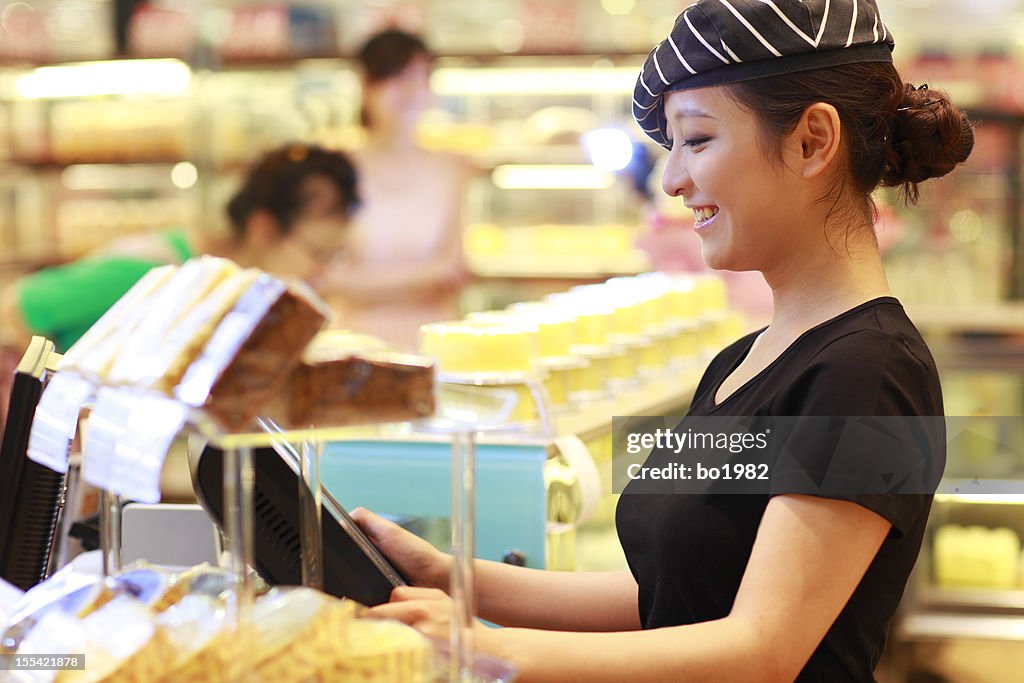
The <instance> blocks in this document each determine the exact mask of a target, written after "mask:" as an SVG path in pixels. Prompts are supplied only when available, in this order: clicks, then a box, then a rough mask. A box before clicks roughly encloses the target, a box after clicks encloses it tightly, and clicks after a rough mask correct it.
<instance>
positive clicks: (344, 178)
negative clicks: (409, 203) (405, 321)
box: [0, 144, 357, 356]
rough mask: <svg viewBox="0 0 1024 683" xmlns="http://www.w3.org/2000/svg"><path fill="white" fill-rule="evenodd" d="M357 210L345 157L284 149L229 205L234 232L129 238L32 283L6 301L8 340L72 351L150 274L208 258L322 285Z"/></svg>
mask: <svg viewBox="0 0 1024 683" xmlns="http://www.w3.org/2000/svg"><path fill="white" fill-rule="evenodd" d="M356 205H357V198H356V173H355V169H354V167H353V166H352V164H351V163H350V162H349V160H348V158H347V157H346V156H345V155H344V154H341V153H339V152H332V151H328V150H326V149H323V148H320V147H316V146H308V145H302V144H291V145H286V146H284V147H281V148H278V149H275V150H273V151H271V152H268V153H267V154H265V155H264V156H263V157H261V158H260V160H259V161H258V162H257V163H256V164H255V165H254V166H253V167H252V169H251V170H250V171H249V173H248V175H247V176H246V179H245V181H244V183H243V184H242V186H241V187H240V188H239V190H238V191H237V193H236V194H235V196H234V197H233V198H232V199H231V201H230V202H229V203H228V205H227V207H226V211H227V217H228V222H229V224H230V231H229V232H228V233H227V234H226V235H218V234H214V233H213V231H210V230H205V229H204V230H192V231H185V230H181V231H170V232H154V233H148V234H144V235H138V236H132V237H126V238H123V239H119V240H115V241H114V242H112V243H111V244H109V245H107V246H106V247H103V248H102V249H100V250H98V251H96V252H94V253H91V254H88V255H86V256H85V257H83V258H81V259H79V260H77V261H74V262H72V263H68V264H66V265H62V266H57V267H53V268H46V269H43V270H41V271H39V272H37V273H33V274H31V275H28V276H26V277H23V278H21V279H20V280H17V281H16V282H14V283H13V284H12V285H11V286H10V287H8V289H7V290H5V291H4V292H3V293H2V298H0V304H2V306H0V329H2V330H3V331H4V338H3V339H2V340H0V341H2V343H3V345H6V346H9V347H12V348H14V349H15V351H16V353H17V354H19V356H20V353H21V351H23V350H24V349H25V348H26V347H27V346H28V341H29V338H30V336H31V335H41V336H44V337H47V338H49V339H50V340H52V341H53V342H54V343H55V344H56V345H57V348H58V350H61V351H66V350H67V349H68V347H70V346H71V345H72V344H74V343H75V341H76V340H77V339H78V338H79V337H80V336H81V335H82V334H83V333H84V332H85V331H86V330H87V329H89V327H91V326H92V324H93V323H94V322H96V321H97V320H99V318H100V316H102V315H103V313H104V312H106V310H107V309H108V308H109V307H110V306H111V305H112V304H113V303H114V302H115V301H117V300H118V299H119V298H121V296H122V295H123V294H124V293H125V292H127V291H128V290H129V289H131V287H132V285H134V284H135V283H136V282H137V281H138V280H139V279H140V278H141V277H142V276H143V275H145V273H146V272H147V271H149V270H150V269H151V268H155V267H156V266H160V265H164V264H167V263H183V262H185V261H187V260H188V259H190V258H192V257H193V256H197V255H199V254H209V255H212V256H222V257H224V258H228V259H231V260H232V261H235V262H236V263H238V264H239V265H241V266H243V267H255V268H260V269H262V270H266V271H269V272H272V273H275V274H278V275H281V276H283V277H296V278H299V279H302V280H306V281H307V282H309V283H310V284H312V285H314V286H316V285H317V284H319V279H320V276H321V274H322V272H323V271H324V269H325V267H326V265H327V263H328V262H329V261H330V260H331V259H333V258H334V256H335V255H337V254H338V253H339V252H340V251H341V249H342V247H343V246H344V244H345V239H346V230H345V228H346V227H347V225H348V223H349V214H350V213H351V211H352V210H353V208H354V207H355V206H356Z"/></svg>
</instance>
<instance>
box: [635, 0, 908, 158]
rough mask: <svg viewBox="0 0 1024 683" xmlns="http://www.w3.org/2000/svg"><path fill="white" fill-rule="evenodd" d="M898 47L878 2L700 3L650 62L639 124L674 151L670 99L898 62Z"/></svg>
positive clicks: (641, 81)
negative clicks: (666, 104)
mask: <svg viewBox="0 0 1024 683" xmlns="http://www.w3.org/2000/svg"><path fill="white" fill-rule="evenodd" d="M893 46H894V43H893V37H892V34H891V33H890V32H889V30H888V29H887V28H886V27H885V24H883V23H882V19H881V17H880V16H879V14H878V7H877V5H876V4H875V2H874V0H699V2H696V3H694V4H692V5H690V6H689V7H687V8H686V9H685V10H684V11H683V13H682V14H680V15H679V17H678V18H677V19H676V23H675V26H674V27H673V29H672V33H671V34H669V36H668V38H666V39H665V40H663V41H662V42H660V43H659V44H658V45H656V46H655V47H654V49H653V50H651V53H650V54H649V55H648V56H647V60H646V61H645V62H644V66H643V70H642V71H641V72H640V77H639V78H638V79H637V83H636V88H635V89H634V91H633V117H634V118H635V119H636V121H637V123H638V124H640V128H642V129H643V131H644V132H645V133H647V134H648V135H649V136H650V137H651V138H652V139H653V140H654V141H655V142H657V143H658V144H660V145H661V146H663V147H665V148H666V149H670V148H671V144H670V143H669V141H668V135H667V133H666V123H665V114H664V109H663V107H662V96H663V95H664V94H665V93H670V92H676V91H678V90H689V89H692V88H703V87H707V86H713V85H723V84H726V83H736V82H738V81H746V80H751V79H754V78H762V77H764V76H778V75H780V74H786V73H793V72H795V71H806V70H808V69H817V68H820V67H828V66H839V65H841V64H853V63H857V62H891V61H892V49H893Z"/></svg>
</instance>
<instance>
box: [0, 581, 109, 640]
mask: <svg viewBox="0 0 1024 683" xmlns="http://www.w3.org/2000/svg"><path fill="white" fill-rule="evenodd" d="M114 597H115V591H114V588H113V586H112V585H111V584H109V583H108V582H106V581H105V580H104V579H103V577H101V576H97V575H96V574H92V573H90V572H82V571H79V570H77V569H76V568H75V566H74V565H68V566H66V567H64V568H63V569H61V570H60V571H58V572H57V573H56V574H54V575H53V576H51V577H50V578H49V579H47V580H46V581H44V582H42V583H40V584H37V585H36V586H33V587H32V588H31V589H30V590H28V591H27V592H25V593H24V594H23V595H22V596H21V597H20V598H19V599H18V600H17V602H15V603H14V604H13V605H12V606H11V608H10V612H9V614H8V615H7V622H6V625H5V626H4V628H2V629H0V653H7V654H11V653H13V652H16V651H17V649H18V648H19V646H20V644H21V642H22V641H23V640H24V639H25V637H26V636H27V635H28V634H29V633H30V632H31V631H32V630H33V629H34V628H36V626H37V625H38V624H39V622H40V621H41V620H42V619H44V618H45V617H46V615H47V614H48V613H50V612H60V613H62V614H66V615H68V616H70V617H73V618H81V617H85V616H87V615H89V614H91V613H92V612H94V611H95V610H97V609H99V608H100V607H102V606H103V605H105V604H107V603H108V602H110V601H111V600H112V599H113V598H114Z"/></svg>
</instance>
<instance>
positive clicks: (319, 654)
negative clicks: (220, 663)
mask: <svg viewBox="0 0 1024 683" xmlns="http://www.w3.org/2000/svg"><path fill="white" fill-rule="evenodd" d="M355 612H356V604H355V603H354V602H352V601H350V600H337V599H335V598H332V597H330V596H328V595H325V594H324V593H320V592H319V591H315V590H313V589H310V588H302V587H295V588H275V589H273V590H272V591H270V592H269V593H268V594H267V595H265V596H263V597H262V598H260V600H258V601H257V602H256V605H255V606H254V607H253V615H252V616H253V619H252V622H253V628H254V642H253V643H252V652H255V653H256V655H255V659H254V661H252V662H251V665H252V670H253V673H254V679H255V680H257V681H261V682H264V681H265V682H267V683H269V682H270V681H274V682H275V683H306V682H310V681H325V682H326V681H332V680H334V679H333V678H330V677H328V674H329V672H330V671H331V670H332V668H333V667H334V665H335V662H336V660H337V658H338V655H339V653H340V652H341V650H342V649H343V648H344V643H345V642H346V639H347V637H348V635H347V634H348V626H349V624H350V623H351V622H352V620H353V619H354V617H355Z"/></svg>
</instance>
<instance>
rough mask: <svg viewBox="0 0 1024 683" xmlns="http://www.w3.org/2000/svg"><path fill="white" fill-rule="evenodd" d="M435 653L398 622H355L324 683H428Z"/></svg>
mask: <svg viewBox="0 0 1024 683" xmlns="http://www.w3.org/2000/svg"><path fill="white" fill-rule="evenodd" d="M433 667H434V652H433V648H432V647H431V645H430V642H429V641H428V640H427V639H426V638H425V637H423V635H421V634H420V633H419V632H418V631H416V630H415V629H413V628H412V627H410V626H406V625H405V624H403V623H401V622H398V621H391V620H387V619H356V620H354V621H353V622H352V623H351V624H349V627H348V631H347V639H346V642H345V645H344V647H343V648H342V650H341V654H340V657H338V659H337V663H336V664H335V668H334V670H333V671H331V672H330V675H329V676H327V677H326V678H323V679H322V680H324V681H337V682H338V683H426V682H427V681H430V680H432V678H431V674H432V673H433Z"/></svg>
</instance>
